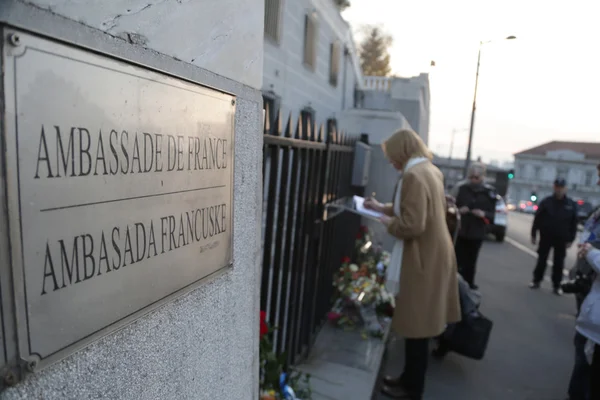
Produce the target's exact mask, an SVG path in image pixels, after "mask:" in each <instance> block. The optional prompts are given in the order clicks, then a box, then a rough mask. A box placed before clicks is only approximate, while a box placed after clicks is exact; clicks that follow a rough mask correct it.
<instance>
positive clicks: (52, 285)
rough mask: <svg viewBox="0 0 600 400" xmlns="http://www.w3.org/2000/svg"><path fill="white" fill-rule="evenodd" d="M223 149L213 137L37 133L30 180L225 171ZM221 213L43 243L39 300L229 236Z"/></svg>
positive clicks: (79, 130)
mask: <svg viewBox="0 0 600 400" xmlns="http://www.w3.org/2000/svg"><path fill="white" fill-rule="evenodd" d="M209 128H210V127H209ZM205 133H207V132H205ZM227 150H228V143H227V140H226V139H223V138H218V137H212V136H211V135H202V136H198V135H195V136H182V135H170V134H158V133H146V132H141V133H137V132H128V131H125V130H121V131H117V130H114V129H113V130H106V131H102V130H97V131H92V130H91V129H88V128H85V127H70V128H69V129H63V128H62V127H59V126H42V127H41V129H40V135H39V142H38V150H37V165H36V169H35V176H34V177H33V178H34V179H36V180H38V179H39V180H42V179H70V178H71V179H72V178H78V177H86V176H114V175H130V174H146V173H169V172H173V173H176V172H177V171H195V172H194V173H202V171H207V170H224V169H227V168H228V163H227V156H228V154H227ZM175 179H176V178H175ZM115 195H116V196H118V193H116V194H115ZM117 200H118V199H117ZM227 208H228V204H227V202H225V201H223V200H221V201H219V202H218V203H217V204H205V205H201V206H198V207H191V208H190V209H187V210H181V211H179V212H177V213H168V212H165V215H157V216H148V217H147V218H144V219H143V220H139V221H135V222H133V223H130V224H123V225H121V226H114V227H112V228H111V229H107V230H102V231H101V232H99V233H97V234H95V235H92V234H90V233H78V234H76V235H71V236H70V237H60V238H58V239H57V240H47V241H46V243H45V249H43V254H44V266H43V274H44V276H43V281H42V287H41V288H40V289H41V295H47V294H49V293H52V292H53V291H58V290H61V289H64V288H67V287H68V286H70V285H74V284H77V283H80V282H84V281H86V280H89V279H93V278H94V277H98V276H101V275H103V274H107V273H112V272H115V271H119V270H120V269H121V268H126V267H128V266H130V265H134V264H136V263H140V262H143V261H144V260H147V259H150V258H153V257H157V256H160V255H162V254H165V253H168V252H171V251H175V250H177V249H180V248H183V247H186V246H189V245H192V244H194V243H199V242H202V241H206V240H210V239H213V238H215V236H217V235H220V234H223V233H225V232H227V226H228V224H229V221H228V220H227V218H228V217H229V213H228V210H227ZM57 209H58V208H57ZM40 251H42V249H40Z"/></svg>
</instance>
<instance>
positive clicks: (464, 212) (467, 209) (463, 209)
mask: <svg viewBox="0 0 600 400" xmlns="http://www.w3.org/2000/svg"><path fill="white" fill-rule="evenodd" d="M458 211H460V213H461V214H466V213H468V212H469V207H467V206H462V207H461V208H459V209H458Z"/></svg>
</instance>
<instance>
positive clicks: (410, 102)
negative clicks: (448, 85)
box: [357, 73, 430, 143]
mask: <svg viewBox="0 0 600 400" xmlns="http://www.w3.org/2000/svg"><path fill="white" fill-rule="evenodd" d="M364 80H365V82H364V86H365V88H364V90H363V91H362V92H361V93H360V99H359V101H358V102H357V104H358V105H359V106H360V107H361V108H364V109H369V110H382V111H396V112H400V113H402V115H403V116H404V117H405V118H406V120H407V121H408V123H409V124H410V126H411V128H412V129H413V130H414V131H415V132H417V133H418V134H419V136H421V138H422V139H423V141H424V142H425V143H427V142H428V141H429V114H430V91H429V74H426V73H422V74H420V75H418V76H414V77H410V78H401V77H389V78H388V77H379V76H366V77H365V79H364Z"/></svg>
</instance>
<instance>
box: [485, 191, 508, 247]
mask: <svg viewBox="0 0 600 400" xmlns="http://www.w3.org/2000/svg"><path fill="white" fill-rule="evenodd" d="M507 225H508V207H507V206H506V203H505V202H504V199H503V198H502V197H501V196H496V215H495V216H494V221H493V223H490V224H488V225H487V231H488V233H491V234H492V235H494V236H495V237H496V241H498V242H503V241H504V236H506V226H507Z"/></svg>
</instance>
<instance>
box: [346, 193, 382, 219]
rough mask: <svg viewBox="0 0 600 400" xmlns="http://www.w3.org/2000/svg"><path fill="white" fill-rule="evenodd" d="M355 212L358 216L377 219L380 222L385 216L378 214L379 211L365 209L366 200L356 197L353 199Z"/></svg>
mask: <svg viewBox="0 0 600 400" xmlns="http://www.w3.org/2000/svg"><path fill="white" fill-rule="evenodd" d="M353 203H354V204H353V205H354V207H353V210H351V211H353V212H355V213H356V214H360V215H362V216H363V217H366V218H371V219H376V220H379V218H381V217H382V216H383V214H382V213H380V212H378V211H373V210H369V209H367V208H365V204H364V203H365V199H364V197H360V196H354V198H353Z"/></svg>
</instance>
